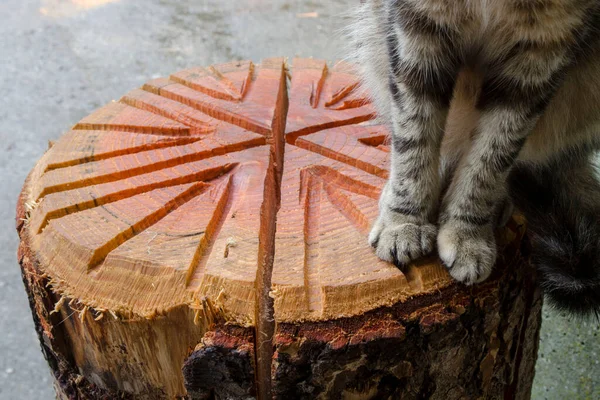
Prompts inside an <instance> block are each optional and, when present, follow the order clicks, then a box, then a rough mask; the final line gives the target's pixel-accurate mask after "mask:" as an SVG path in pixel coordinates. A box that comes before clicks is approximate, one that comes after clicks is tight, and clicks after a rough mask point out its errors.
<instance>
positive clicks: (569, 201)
mask: <svg viewBox="0 0 600 400" xmlns="http://www.w3.org/2000/svg"><path fill="white" fill-rule="evenodd" d="M594 168H595V167H594V166H593V165H592V164H590V163H587V162H586V163H584V165H579V166H577V167H573V168H568V167H567V168H565V165H561V164H560V163H557V164H555V165H552V166H550V167H546V168H540V167H527V166H517V167H516V168H515V169H514V170H513V171H512V172H511V174H510V176H509V180H508V186H509V192H510V196H511V199H512V200H513V202H514V204H515V206H516V207H517V208H518V209H520V210H521V212H522V213H523V214H524V215H525V218H526V219H527V231H528V235H529V238H530V240H531V245H532V253H531V260H532V263H533V265H534V266H535V267H536V268H537V270H538V273H539V276H540V281H541V286H542V288H543V289H544V291H545V293H546V297H547V298H548V299H549V300H550V303H551V304H552V305H553V306H555V307H556V308H558V309H562V310H565V311H568V312H570V313H572V314H576V315H583V316H585V315H589V314H592V315H593V314H595V315H596V317H598V316H599V315H600V183H599V182H598V179H597V178H596V177H595V171H594Z"/></svg>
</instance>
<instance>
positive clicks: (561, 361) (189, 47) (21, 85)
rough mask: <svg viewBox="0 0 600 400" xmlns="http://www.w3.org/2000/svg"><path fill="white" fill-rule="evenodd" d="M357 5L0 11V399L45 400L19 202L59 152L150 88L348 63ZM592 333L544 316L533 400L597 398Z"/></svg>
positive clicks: (181, 1)
mask: <svg viewBox="0 0 600 400" xmlns="http://www.w3.org/2000/svg"><path fill="white" fill-rule="evenodd" d="M358 3H359V1H358V0H351V1H342V0H335V1H333V0H329V1H302V2H299V1H291V0H246V1H240V0H204V1H193V0H1V1H0V16H1V18H2V19H3V21H2V24H0V89H1V92H2V96H0V139H1V140H0V176H2V181H1V182H2V190H1V192H0V224H1V226H0V241H1V245H0V399H7V400H8V399H11V400H12V399H40V400H44V399H51V398H53V390H52V384H51V377H50V373H49V371H48V368H47V367H46V365H45V362H44V360H43V358H42V355H41V352H40V350H39V344H38V342H37V337H36V336H35V333H34V329H33V322H32V319H31V315H30V311H29V307H28V304H27V298H26V296H25V292H24V290H23V284H22V282H21V277H20V272H19V268H18V264H17V260H16V248H17V243H18V238H17V234H16V232H15V229H14V221H13V218H14V209H15V202H16V199H17V196H18V193H19V190H20V188H21V185H22V184H23V180H24V179H25V176H26V175H27V173H28V172H29V170H30V169H31V168H32V167H33V165H34V163H35V161H36V159H38V158H39V157H40V156H41V155H42V153H43V152H44V151H45V149H46V148H47V145H48V140H54V139H56V138H58V137H59V135H60V134H61V133H62V132H64V131H66V130H67V129H68V128H69V127H70V126H72V125H73V124H74V123H75V122H77V121H78V120H79V119H80V118H82V117H84V116H85V115H87V114H89V113H90V112H91V111H92V110H94V109H96V108H97V107H99V106H101V105H103V104H105V103H107V102H109V101H110V100H113V99H118V98H119V97H120V96H121V95H122V94H124V93H125V92H126V91H128V90H129V89H132V88H135V87H137V86H139V85H141V84H142V83H143V82H144V81H146V80H148V79H149V78H153V77H158V76H165V75H168V74H169V73H170V72H173V71H177V70H179V69H183V68H185V67H189V66H193V65H206V64H211V63H216V62H225V61H229V60H232V59H251V60H254V61H259V60H260V59H261V58H265V57H270V56H279V55H283V56H287V57H293V56H296V55H297V56H304V57H307V56H313V57H315V58H325V59H328V60H334V59H336V58H340V57H342V56H343V51H342V46H341V44H342V39H341V38H340V35H339V34H338V31H339V29H340V28H341V27H342V24H343V19H342V18H341V15H343V14H344V13H346V12H347V11H348V10H349V9H350V8H351V7H354V6H356V5H357V4H358ZM599 332H600V328H599V326H598V321H587V322H584V321H579V320H571V319H569V318H567V317H565V316H562V315H560V314H558V313H556V312H553V311H552V310H549V309H546V310H545V312H544V323H543V327H542V342H541V345H540V358H539V361H538V368H537V371H538V372H537V377H536V381H535V387H534V393H533V398H534V399H545V398H546V399H565V398H568V399H597V398H600V365H599V364H598V362H599V361H598V359H599V357H598V356H599V353H600V344H599V342H598V339H599V337H598V336H599Z"/></svg>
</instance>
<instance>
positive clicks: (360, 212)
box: [17, 59, 540, 398]
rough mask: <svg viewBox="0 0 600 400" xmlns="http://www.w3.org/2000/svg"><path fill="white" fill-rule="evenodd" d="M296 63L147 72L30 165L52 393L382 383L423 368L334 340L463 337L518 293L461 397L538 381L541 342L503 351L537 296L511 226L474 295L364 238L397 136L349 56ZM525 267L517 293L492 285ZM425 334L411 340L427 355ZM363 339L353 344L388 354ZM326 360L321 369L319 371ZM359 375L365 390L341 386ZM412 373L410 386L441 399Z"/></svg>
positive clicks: (23, 207) (39, 298) (255, 392)
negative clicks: (443, 333) (382, 121)
mask: <svg viewBox="0 0 600 400" xmlns="http://www.w3.org/2000/svg"><path fill="white" fill-rule="evenodd" d="M290 64H291V65H288V64H287V63H285V62H284V60H283V59H268V60H264V61H263V62H262V63H261V64H260V65H254V64H253V63H252V62H249V61H240V62H232V63H228V64H222V65H215V66H211V67H207V68H191V69H187V70H184V71H180V72H177V73H175V74H173V75H171V76H170V77H168V78H159V79H155V80H152V81H149V82H148V83H146V84H145V85H143V87H142V88H140V89H135V90H133V91H131V92H129V93H127V94H125V95H124V96H123V97H122V98H121V99H120V100H119V101H118V102H113V103H110V104H108V105H106V106H104V107H102V108H100V109H99V110H96V111H95V112H93V113H92V114H91V115H89V116H87V117H85V118H84V119H82V120H81V121H80V122H79V123H77V124H76V125H75V126H74V127H73V128H72V129H71V130H70V131H69V132H67V133H65V134H64V135H63V136H62V137H61V138H60V139H59V140H58V141H56V142H55V143H54V144H53V146H52V147H51V148H50V149H49V150H48V151H47V152H46V154H45V155H44V156H43V157H42V159H41V160H40V161H39V162H38V163H37V165H36V166H35V168H34V169H33V171H32V172H31V174H30V175H29V177H28V179H27V181H26V183H25V186H24V189H23V192H22V195H21V199H20V201H19V206H18V210H17V214H18V229H19V232H20V236H21V239H22V242H21V247H20V259H21V264H22V268H23V276H24V282H25V284H26V288H27V290H28V293H29V295H30V300H31V305H32V310H33V313H34V319H35V321H36V325H37V327H38V333H39V335H40V339H41V341H42V348H43V350H44V353H45V355H46V357H47V358H48V360H49V363H50V365H51V367H52V369H53V370H54V372H55V377H56V387H57V393H58V394H59V396H62V397H63V398H96V397H100V398H102V397H103V396H105V397H109V398H112V396H116V395H119V396H133V397H135V398H138V397H145V398H173V397H176V396H185V395H186V394H187V395H188V396H190V397H192V398H211V396H213V397H216V398H230V397H233V398H238V397H239V398H250V397H254V396H258V397H260V398H269V397H270V396H273V395H275V396H280V397H281V398H293V397H294V395H295V394H297V395H298V397H304V398H311V397H313V396H314V397H318V396H321V397H323V396H325V397H324V398H330V397H331V398H372V397H373V396H375V397H376V396H377V395H378V393H379V395H381V394H382V393H384V394H385V393H388V392H389V393H392V394H393V393H396V392H393V390H395V389H394V388H393V387H394V385H396V386H398V384H399V382H400V383H402V384H404V383H405V382H407V380H408V379H409V378H410V377H411V376H417V375H418V376H422V375H423V374H424V373H426V374H431V375H432V376H433V375H434V372H435V371H431V370H429V369H428V370H427V371H428V372H423V371H419V372H418V373H417V372H416V371H415V368H417V367H419V368H421V366H420V364H415V363H414V362H413V361H415V360H410V359H408V358H407V357H408V356H406V357H405V358H402V357H400V358H398V357H399V356H397V354H396V353H397V352H396V353H394V354H396V355H395V356H390V361H389V362H387V364H385V363H384V364H385V365H383V364H382V363H379V364H377V363H375V364H377V365H375V364H373V365H371V364H372V363H373V362H371V361H368V362H367V361H364V363H363V364H361V363H358V364H357V363H356V362H355V363H354V364H353V365H354V367H352V368H354V370H356V371H355V372H354V373H350V372H348V371H350V370H351V369H352V368H350V367H348V366H345V365H346V364H347V363H349V362H350V361H349V360H350V358H351V357H350V356H348V354H347V352H346V350H348V349H351V348H352V346H359V345H360V343H363V342H365V343H366V342H368V343H369V345H370V346H376V345H375V344H374V343H380V344H381V346H383V347H382V349H385V348H386V347H385V346H387V344H386V343H387V342H389V343H391V344H390V346H392V347H397V348H405V347H406V346H407V343H411V340H415V341H417V336H419V335H417V336H415V337H414V338H412V339H410V340H408V339H406V338H407V337H408V338H410V337H412V336H411V335H413V336H414V335H415V332H414V331H410V330H407V329H409V328H408V327H409V326H410V324H411V323H413V322H414V321H421V322H418V323H416V325H415V326H421V328H420V329H423V326H425V325H426V326H427V328H426V330H427V329H429V330H430V331H432V332H434V331H436V329H437V328H436V326H438V325H439V326H444V328H443V329H449V331H448V332H449V333H448V335H450V336H452V335H454V336H452V337H456V340H467V341H468V340H470V339H460V338H459V337H458V336H457V335H459V334H458V333H456V332H463V333H464V332H468V330H469V329H472V327H471V328H469V327H467V326H466V324H467V323H471V324H477V323H476V322H473V321H474V319H476V316H479V317H481V318H482V319H483V320H485V321H488V319H486V318H488V314H487V313H492V314H494V313H495V314H494V315H496V316H498V315H500V314H501V313H505V312H506V310H508V309H512V308H514V307H517V306H515V304H513V303H518V302H521V303H523V304H520V303H519V304H520V305H519V307H520V308H518V311H515V313H516V314H514V315H513V316H512V317H511V318H513V319H514V321H515V322H514V323H513V324H512V325H510V326H508V325H506V322H507V321H496V322H489V323H490V324H492V325H493V326H492V325H490V326H491V327H490V326H487V325H485V326H484V325H481V324H478V326H481V329H480V332H479V331H475V332H476V333H477V332H478V333H477V334H478V335H480V336H481V337H477V336H476V335H475V334H474V335H475V337H476V339H473V340H474V342H473V343H474V344H473V345H472V346H475V347H477V346H479V347H478V350H477V351H476V352H475V351H474V352H473V353H470V352H469V351H465V352H464V356H466V355H468V356H469V357H479V359H476V360H472V361H473V365H477V368H475V367H474V368H475V369H476V371H475V370H474V371H472V372H469V373H472V377H475V376H476V377H477V379H478V381H477V383H476V386H474V388H475V389H472V390H471V389H469V390H471V392H469V391H468V390H467V389H465V388H464V387H463V389H460V390H462V392H461V391H460V390H459V389H456V390H458V391H457V392H455V393H459V394H461V395H466V394H465V393H467V394H468V395H471V394H477V396H485V395H486V393H487V394H489V393H492V392H489V391H490V390H492V389H493V388H494V386H493V385H492V383H491V382H495V383H494V384H496V385H500V383H498V382H496V381H494V379H499V378H498V376H497V375H498V374H501V375H502V377H503V378H502V379H504V382H505V386H503V389H502V393H503V396H504V394H505V391H506V387H509V386H510V385H511V384H514V385H516V383H515V380H514V379H516V378H515V376H516V373H517V372H518V371H517V370H518V369H519V368H524V369H525V370H526V371H525V375H527V374H529V375H528V376H526V378H524V379H523V380H524V381H527V380H528V379H529V378H532V376H533V375H532V374H533V364H532V362H533V361H531V359H532V358H533V359H534V358H535V346H534V349H533V350H531V349H530V350H528V351H529V353H532V354H533V355H532V354H526V357H525V356H524V357H522V358H523V359H526V360H527V362H523V363H521V361H520V359H519V360H517V356H516V355H515V354H517V353H518V352H519V351H521V352H522V351H523V348H525V347H527V346H530V345H528V344H527V343H531V342H533V341H535V338H537V331H538V328H539V321H538V319H539V318H538V317H539V304H540V299H539V293H538V291H537V289H536V288H535V285H534V284H533V278H531V277H530V276H526V277H525V278H522V276H524V275H526V274H525V273H524V272H522V271H521V272H519V273H518V274H517V272H515V271H514V270H513V269H511V268H509V267H514V266H517V265H518V266H519V269H520V270H522V269H527V268H528V267H527V265H526V263H524V262H523V257H522V255H521V251H520V250H521V245H520V243H521V240H522V237H523V232H524V228H523V223H522V220H520V219H519V218H516V219H513V220H512V221H511V222H510V223H509V225H508V227H507V228H506V229H505V230H504V231H502V232H499V234H498V242H499V246H500V253H501V257H500V261H499V266H498V267H497V271H499V272H498V273H497V274H496V277H495V278H494V279H492V280H491V281H490V283H487V284H486V285H482V286H481V287H480V288H478V289H477V290H470V289H467V288H464V287H462V286H460V285H459V284H457V283H454V282H453V281H452V279H451V278H450V276H449V275H448V273H447V272H446V270H445V268H444V267H443V266H441V264H440V263H439V261H438V260H437V258H435V257H431V258H429V259H425V260H422V261H420V262H418V263H415V264H413V265H410V266H409V267H407V268H406V269H404V270H403V271H401V270H400V269H398V268H396V267H395V266H393V265H391V264H388V263H385V262H383V261H381V260H379V259H378V258H377V257H376V256H375V254H374V252H373V250H372V249H371V248H370V247H369V246H368V244H367V241H366V236H367V234H368V231H369V227H370V224H371V223H372V222H373V220H374V218H375V217H376V215H377V211H378V206H377V199H378V196H379V193H380V191H381V189H382V187H383V185H384V183H385V180H386V178H387V176H388V161H389V147H388V144H387V143H388V137H389V133H388V131H387V129H386V127H384V126H382V125H378V124H377V123H375V122H374V116H375V113H374V109H373V106H372V105H371V104H370V103H369V101H368V100H367V96H366V95H365V93H364V92H363V91H362V89H361V88H360V86H359V81H358V79H357V77H356V75H355V73H354V72H353V70H352V68H351V66H350V65H348V64H346V63H343V62H340V63H337V64H335V65H333V66H328V65H327V64H326V63H325V62H324V61H321V60H314V59H295V60H293V62H291V63H290ZM517 275H518V276H519V277H521V278H519V279H521V280H523V282H524V283H523V282H522V283H521V284H519V285H518V286H519V287H518V288H517V289H515V287H512V288H510V290H509V289H506V290H505V289H503V288H502V287H501V286H502V283H503V282H504V283H507V282H513V285H514V282H516V279H517ZM482 299H492V300H489V301H490V302H491V305H489V310H486V307H484V306H483V305H482V304H481V303H478V301H479V302H481V301H483V300H482ZM492 303H493V304H492ZM440 307H441V308H440ZM452 307H454V308H452ZM457 310H459V311H457ZM475 310H478V311H475ZM477 313H479V314H477ZM532 313H533V316H532V317H531V315H532ZM463 314H465V315H469V318H471V319H468V318H463V317H462V315H463ZM490 315H491V314H490ZM530 317H531V318H530ZM490 318H491V317H490ZM483 320H482V321H483ZM529 320H531V321H530V322H528V321H529ZM410 321H413V322H410ZM449 321H450V322H449ZM456 321H460V323H458V322H456ZM511 321H512V320H511ZM419 323H420V324H421V325H419ZM481 323H482V324H483V322H481ZM485 323H486V324H487V323H488V322H485ZM423 324H425V325H423ZM449 324H450V325H452V324H454V325H452V326H454V327H455V328H448V326H450V325H449ZM457 324H458V325H460V324H463V325H464V326H465V327H464V329H463V330H461V329H462V328H459V327H456V326H455V325H457ZM494 324H495V325H494ZM236 327H237V328H236ZM503 329H504V330H505V331H506V332H504V333H503V331H502V330H503ZM452 332H454V333H452ZM464 334H465V335H467V336H469V335H468V334H467V333H464ZM502 334H505V335H508V336H507V337H500V335H502ZM511 335H512V336H511ZM513 339H514V342H513ZM420 340H421V342H420V344H414V346H415V347H414V351H413V353H414V354H415V355H416V354H417V353H419V352H421V353H419V357H426V353H427V350H426V347H427V346H426V345H425V344H423V342H422V341H423V340H425V339H423V338H422V337H421V339H420ZM436 340H437V339H436ZM439 340H442V341H443V340H444V339H443V338H439ZM448 340H450V339H448ZM477 340H479V342H477ZM386 341H387V342H386ZM485 341H487V342H485ZM401 342H402V343H404V344H403V345H402V346H404V347H402V346H400V347H398V346H396V345H397V344H398V343H401ZM525 342H527V343H525ZM310 343H312V345H310ZM415 343H416V342H415ZM307 346H309V347H307ZM311 346H312V347H311ZM315 346H316V347H315ZM439 346H442V345H439ZM465 346H466V345H465ZM494 346H495V347H494ZM359 347H360V346H359ZM530 347H531V346H530ZM325 348H327V349H329V350H327V351H329V353H327V351H325V350H324V349H325ZM357 348H358V347H357ZM365 349H366V348H365ZM365 349H363V350H357V352H355V353H352V354H354V355H355V356H357V357H359V358H357V360H358V359H363V360H367V359H368V358H369V357H371V358H373V357H381V358H385V357H386V356H387V355H386V354H383V353H382V354H379V355H377V350H376V349H374V348H369V349H367V350H365ZM324 351H325V353H326V354H321V353H322V352H324ZM406 351H408V350H406ZM432 351H433V350H432ZM499 351H500V353H501V355H502V356H503V357H505V358H506V360H503V361H500V358H499V357H496V355H497V354H498V352H499ZM503 351H506V352H507V353H506V354H504V353H503ZM510 351H513V352H515V353H514V354H513V355H512V356H508V355H507V354H509V352H510ZM318 354H321V355H320V356H319V357H321V361H323V360H325V361H323V362H324V363H323V364H322V366H321V367H320V368H324V369H325V370H323V371H321V372H318V371H311V368H313V369H314V365H315V363H318V361H317V360H316V359H314V358H315V357H316V356H317V355H318ZM328 354H329V355H328ZM486 354H489V355H490V356H486ZM492 354H493V355H492ZM188 356H189V358H188ZM329 356H331V357H333V358H331V359H328V358H327V357H329ZM348 357H350V358H348ZM361 357H362V358H361ZM394 357H396V358H394ZM489 357H491V358H489ZM511 357H512V358H511ZM509 359H510V360H509ZM440 360H441V359H440ZM507 360H508V361H507ZM517 361H518V362H517ZM420 362H421V363H422V364H423V368H425V366H424V365H425V364H427V365H429V367H428V368H430V369H431V368H441V367H439V366H438V367H432V365H431V363H430V362H426V361H425V360H421V361H420ZM439 362H444V361H443V360H441V361H439ZM463 362H466V361H463ZM327 363H329V364H331V365H329V364H327ZM369 363H371V364H369ZM498 363H501V364H502V365H503V366H504V367H503V368H504V369H502V371H501V372H497V369H498V368H499V367H498V368H496V367H497V365H496V364H498ZM520 363H521V364H520ZM334 364H335V365H334ZM484 364H485V368H484V366H483V365H484ZM530 364H531V365H530ZM224 365H229V366H230V367H231V368H233V370H231V368H229V369H228V368H224V367H223V366H224ZM311 365H312V367H311ZM361 365H362V366H363V367H362V368H363V369H364V371H362V372H360V371H359V372H357V371H358V370H357V369H356V368H358V367H359V366H361ZM211 366H212V367H211ZM480 366H481V367H480ZM182 368H183V372H182ZM207 368H208V370H207ZM211 368H213V369H214V374H212V375H211V373H212V372H211V371H213V369H211ZM236 368H237V369H236ZM336 368H337V369H340V370H344V371H346V372H345V373H344V374H340V373H339V371H338V373H336ZM390 368H391V369H394V371H396V372H394V373H392V374H391V375H390V374H389V373H387V372H386V373H384V372H381V371H384V370H389V369H390ZM455 368H457V371H456V373H457V374H459V373H460V368H461V367H460V366H459V365H458V364H457V365H456V366H455ZM483 369H485V371H483ZM237 370H239V371H238V372H239V373H233V372H232V371H237ZM354 370H353V371H354ZM371 370H377V371H380V372H381V373H380V372H378V373H374V374H373V373H370V375H369V373H367V372H365V371H371ZM207 371H208V372H207ZM308 371H311V372H310V373H309V372H308ZM482 371H483V372H482ZM498 371H500V369H498ZM215 374H217V375H215ZM307 374H308V375H307ZM361 374H363V375H364V374H367V375H369V377H368V378H364V382H363V384H358V383H356V382H351V381H352V380H356V379H359V378H360V377H361V376H362V375H361ZM378 374H379V375H378ZM486 374H487V375H486ZM309 375H310V377H309ZM336 376H337V378H336ZM457 376H458V375H457ZM470 377H471V375H469V376H468V377H467V376H466V375H465V376H464V377H463V378H465V379H470ZM184 378H185V379H184ZM307 379H308V380H311V379H312V381H310V382H309V381H307ZM419 379H421V381H425V380H426V379H425V378H419ZM219 382H224V383H223V385H220V384H219ZM382 382H383V383H382ZM466 384H467V383H465V381H461V382H460V385H466ZM474 384H475V383H474ZM527 384H528V383H527V382H525V383H523V384H522V385H525V386H526V385H527ZM529 384H530V382H529ZM332 385H333V386H332ZM353 385H354V386H353ZM361 385H362V386H361ZM382 385H383V386H382ZM420 385H421V386H419V384H416V383H415V384H413V386H412V389H411V390H412V391H407V392H406V394H404V396H405V397H407V398H410V397H411V396H410V393H412V394H413V395H414V396H416V397H418V395H419V393H421V394H422V393H425V392H424V391H430V394H432V393H435V388H432V387H431V385H429V386H427V385H426V384H423V383H422V382H421V384H420ZM423 385H424V386H423ZM456 385H458V383H456ZM486 385H487V386H486ZM522 385H521V386H522ZM453 387H454V386H453ZM456 387H458V386H456ZM461 387H462V386H461ZM382 388H383V389H382ZM438 389H439V390H442V388H438ZM513 389H514V392H515V393H516V391H517V388H516V387H515V388H513ZM382 390H383V392H382ZM386 390H387V392H386ZM390 390H392V391H391V392H390ZM477 390H479V391H480V392H477ZM486 390H487V391H488V392H486ZM494 390H495V389H494ZM519 390H525V392H526V391H527V390H526V389H519ZM476 392H477V393H476ZM398 393H400V392H398ZM403 393H404V392H403ZM493 393H496V392H493ZM498 393H500V392H498ZM506 393H508V392H506ZM361 396H362V397H361ZM370 396H371V397H370ZM379 398H381V397H379ZM450 398H460V397H452V396H450Z"/></svg>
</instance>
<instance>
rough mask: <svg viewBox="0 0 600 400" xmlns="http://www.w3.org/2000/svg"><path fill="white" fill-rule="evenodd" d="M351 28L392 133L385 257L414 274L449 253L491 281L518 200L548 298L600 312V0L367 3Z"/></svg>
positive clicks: (384, 201) (473, 274)
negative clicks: (599, 156) (500, 233)
mask: <svg viewBox="0 0 600 400" xmlns="http://www.w3.org/2000/svg"><path fill="white" fill-rule="evenodd" d="M349 31H350V33H351V44H352V46H353V49H354V50H353V52H354V54H353V57H352V58H354V61H355V62H356V63H357V64H358V67H359V70H360V73H361V75H362V77H363V81H364V86H365V87H366V88H367V89H368V91H369V93H371V95H372V97H373V101H374V103H375V106H376V108H377V110H378V114H379V115H380V116H381V117H382V118H384V119H385V120H386V122H387V123H389V124H390V126H391V166H390V177H389V179H388V181H387V183H386V185H385V187H384V189H383V191H382V194H381V197H380V199H379V216H378V217H377V219H376V221H375V223H374V225H373V227H372V229H371V232H370V235H369V239H368V240H369V243H370V244H371V245H372V246H373V247H374V249H375V252H376V254H377V256H378V257H379V258H381V259H383V260H385V261H389V262H392V263H395V264H396V265H398V266H399V267H403V266H404V265H406V264H407V263H410V262H411V261H413V260H415V259H417V258H419V257H422V256H424V255H427V254H429V253H431V252H433V251H434V250H435V249H436V247H437V252H438V254H439V257H440V259H441V260H442V262H443V264H444V265H445V266H446V267H447V268H448V270H449V273H450V274H451V275H452V277H454V278H455V279H456V280H458V281H460V282H464V283H465V284H468V285H470V284H475V283H478V282H481V281H483V280H485V279H486V278H487V277H488V276H489V275H490V273H491V271H492V267H493V265H494V263H495V260H496V257H497V250H496V244H495V239H494V230H495V228H496V227H497V226H498V225H502V224H503V223H505V222H506V221H507V219H508V218H509V217H510V215H511V214H512V210H513V204H514V205H515V206H516V207H517V208H518V209H519V210H521V212H523V213H524V215H525V217H526V219H527V221H528V224H527V226H528V232H529V235H530V240H531V243H532V248H533V250H532V262H533V264H534V265H535V266H536V267H537V268H538V270H539V273H540V278H541V282H542V286H543V287H544V288H545V291H546V293H547V294H548V297H549V298H550V299H551V300H552V301H553V303H554V304H555V305H556V306H558V307H562V308H565V309H567V310H569V311H571V312H573V313H581V314H587V313H596V315H598V311H599V310H600V221H599V219H600V184H599V183H598V177H597V171H596V170H597V166H596V164H595V163H594V158H595V152H596V151H597V150H599V149H600V40H599V39H600V1H596V0H366V1H363V2H362V4H361V5H360V6H359V7H358V11H357V13H356V15H355V19H354V22H353V23H352V24H351V25H350V27H349Z"/></svg>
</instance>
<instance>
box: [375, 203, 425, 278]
mask: <svg viewBox="0 0 600 400" xmlns="http://www.w3.org/2000/svg"><path fill="white" fill-rule="evenodd" d="M436 233H437V229H436V227H435V226H434V225H432V224H429V223H426V222H425V223H423V222H420V221H418V220H416V219H415V218H411V217H407V216H404V215H402V214H398V213H392V212H389V213H382V214H380V215H379V217H378V218H377V221H375V224H374V225H373V228H372V229H371V233H370V234H369V244H370V245H371V246H373V247H374V248H375V254H377V256H378V257H379V258H381V259H382V260H384V261H388V262H391V263H394V264H395V265H397V266H399V267H402V266H404V265H406V264H408V263H410V262H411V261H413V260H416V259H417V258H419V257H422V256H425V255H427V254H429V253H431V252H432V251H433V248H434V244H435V237H436Z"/></svg>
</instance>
